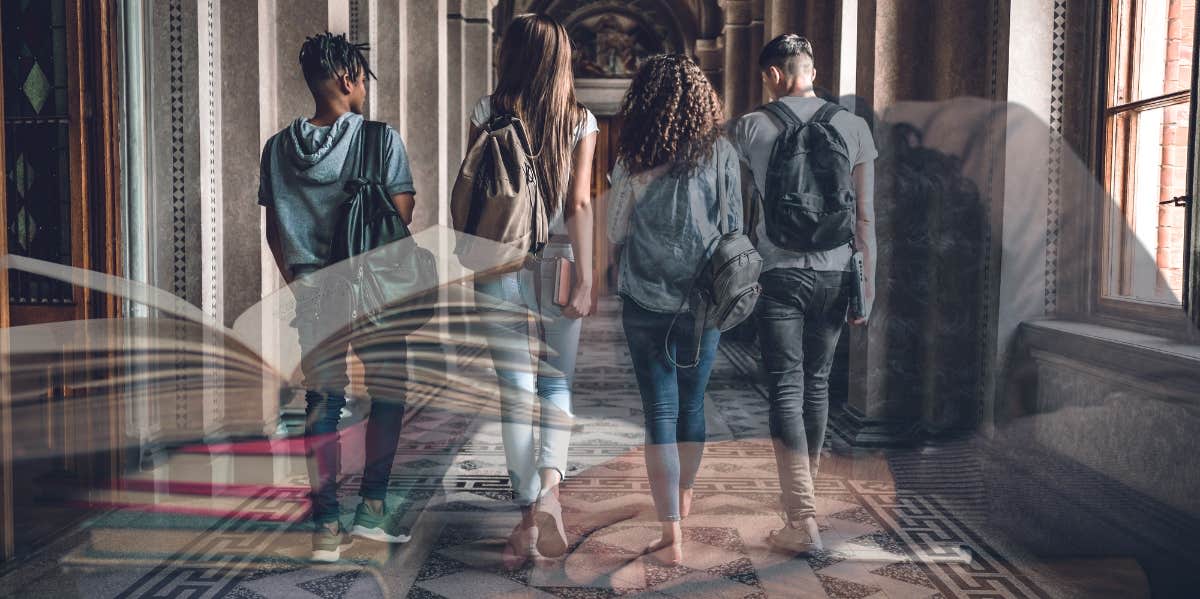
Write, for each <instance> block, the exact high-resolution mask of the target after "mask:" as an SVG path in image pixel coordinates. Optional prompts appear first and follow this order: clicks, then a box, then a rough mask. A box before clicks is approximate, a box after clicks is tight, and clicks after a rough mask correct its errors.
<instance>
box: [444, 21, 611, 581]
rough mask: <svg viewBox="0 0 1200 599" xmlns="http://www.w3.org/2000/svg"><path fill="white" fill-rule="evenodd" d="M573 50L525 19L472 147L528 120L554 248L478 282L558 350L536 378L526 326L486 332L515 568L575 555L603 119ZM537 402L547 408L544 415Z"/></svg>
mask: <svg viewBox="0 0 1200 599" xmlns="http://www.w3.org/2000/svg"><path fill="white" fill-rule="evenodd" d="M571 52H572V50H571V41H570V38H568V37H567V31H566V30H565V29H564V28H563V27H562V25H560V24H559V23H558V22H557V21H555V20H554V19H552V18H550V17H547V16H543V15H531V14H530V15H520V16H518V17H516V18H515V19H513V22H512V23H511V24H510V25H509V26H508V29H507V30H506V31H505V33H504V37H503V38H502V40H501V43H500V55H499V59H500V60H499V72H498V80H497V84H496V89H495V91H494V92H493V93H492V94H490V95H488V96H484V97H483V98H480V100H479V102H478V103H477V104H476V105H475V108H474V110H473V111H472V113H471V125H472V127H471V134H470V135H471V137H470V140H474V139H475V138H476V137H478V136H479V135H480V133H481V132H482V131H483V130H484V129H486V128H487V127H488V124H489V123H490V122H492V120H493V119H494V118H498V117H515V118H517V119H520V121H521V122H522V123H523V125H524V128H525V131H526V133H527V135H528V137H529V141H530V144H531V146H532V148H533V154H534V155H535V156H536V159H535V163H536V171H537V180H538V182H539V184H540V185H541V192H542V193H541V196H542V198H543V201H545V202H546V213H547V214H548V215H549V219H550V238H549V243H548V244H547V245H546V247H545V248H543V249H542V250H540V251H539V252H538V253H536V254H533V255H531V256H530V259H529V260H527V261H526V265H525V267H524V268H522V269H521V270H519V271H517V272H512V273H506V274H502V275H498V276H495V277H492V278H488V279H484V280H478V281H476V283H475V288H476V291H477V292H479V293H480V294H482V295H485V296H490V297H491V298H494V299H495V300H498V301H500V302H505V303H509V304H516V305H519V306H523V307H524V308H525V309H527V310H529V311H531V312H535V313H537V314H538V316H539V317H540V321H541V323H542V326H541V327H540V329H541V331H543V332H542V334H541V341H542V342H543V343H544V345H545V346H546V347H547V349H548V350H549V351H547V352H540V351H539V352H538V353H539V354H543V353H544V354H545V355H544V357H543V359H542V360H541V361H540V362H539V366H538V368H537V370H536V372H528V371H527V370H528V369H521V368H519V367H514V366H513V365H515V364H520V363H522V362H524V363H529V362H530V361H531V360H530V358H531V356H530V354H529V353H522V352H520V351H518V350H514V349H512V346H513V344H512V343H511V342H508V343H505V339H519V338H520V337H521V336H522V335H523V334H524V323H517V324H518V326H517V327H515V330H514V327H511V326H496V325H493V326H490V327H489V328H488V335H489V336H492V337H493V338H494V339H495V342H493V343H491V353H492V360H493V362H494V363H495V365H496V375H497V377H498V379H499V380H500V396H501V420H502V425H501V432H502V436H503V439H504V454H505V460H506V462H507V467H508V474H509V478H510V480H511V483H512V489H513V500H514V501H515V502H516V504H517V505H518V506H519V507H520V508H521V522H520V523H519V524H518V525H517V527H516V528H515V529H514V530H513V532H512V534H511V535H510V537H509V540H508V543H507V545H506V546H505V550H504V560H505V563H506V565H508V566H509V567H516V566H519V565H520V564H523V563H525V562H526V561H527V560H528V559H529V558H530V557H534V556H536V555H539V554H540V555H543V556H546V557H558V556H561V555H563V554H564V553H565V552H566V550H567V538H566V534H565V531H564V528H563V522H562V506H561V505H560V504H559V499H558V484H559V483H560V482H561V481H562V479H563V475H564V474H565V472H566V469H567V446H568V444H569V442H570V437H571V426H572V424H571V423H572V420H573V413H572V411H571V381H572V378H573V376H574V371H575V358H576V354H577V352H578V348H579V332H580V324H581V323H580V319H581V318H582V317H584V316H587V315H588V314H589V313H590V312H591V311H592V280H593V277H592V235H593V215H592V197H591V179H592V155H593V153H594V152H595V147H596V133H597V131H598V130H599V128H598V127H597V124H596V117H595V116H593V115H592V113H591V112H590V111H588V110H587V109H586V108H584V107H583V106H582V105H580V104H579V102H578V101H577V100H576V99H575V79H574V76H573V74H572V72H571ZM470 140H468V142H469V141H470ZM561 258H565V259H567V260H569V261H572V262H573V263H574V264H573V269H574V275H575V276H574V281H575V282H574V284H573V285H572V288H571V293H570V299H569V300H568V301H567V302H566V303H565V305H562V306H559V305H556V303H555V301H554V297H553V296H552V294H553V290H554V288H555V269H554V268H550V267H548V266H549V265H551V264H553V263H555V262H556V260H557V259H561ZM535 398H536V399H537V402H538V406H537V407H538V408H540V410H535V409H534V408H535V405H534V399H535ZM535 412H538V413H539V417H538V419H537V420H536V421H535V420H534V417H533V416H534V413H535Z"/></svg>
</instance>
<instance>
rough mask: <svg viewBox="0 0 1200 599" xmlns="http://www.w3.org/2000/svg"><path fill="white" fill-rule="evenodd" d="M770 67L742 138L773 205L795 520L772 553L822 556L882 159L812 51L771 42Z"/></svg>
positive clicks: (783, 450)
mask: <svg viewBox="0 0 1200 599" xmlns="http://www.w3.org/2000/svg"><path fill="white" fill-rule="evenodd" d="M759 66H760V68H761V69H762V77H763V81H764V83H765V84H766V87H767V89H768V90H769V91H770V93H771V95H772V96H773V97H774V98H775V101H774V102H772V103H770V104H768V105H766V106H765V107H763V108H762V109H760V110H758V111H756V112H752V113H750V114H747V115H745V116H743V117H742V118H741V119H739V120H738V121H737V123H736V125H735V127H734V136H735V143H736V144H737V148H738V153H739V154H740V156H741V159H742V161H743V162H744V163H745V164H746V165H747V166H748V167H749V170H750V171H751V172H752V173H753V176H754V188H755V191H756V193H757V194H758V195H759V198H760V203H761V215H762V216H761V218H759V219H758V222H757V224H756V225H755V231H756V233H757V235H756V237H757V242H758V248H759V251H760V252H762V256H763V261H764V266H763V270H764V272H763V275H762V287H763V295H762V298H761V299H760V300H759V306H758V331H759V343H760V347H761V350H762V355H763V365H764V367H765V370H766V372H767V379H768V388H769V392H770V430H771V436H772V440H773V441H774V446H775V460H776V464H777V466H778V470H779V485H780V488H781V489H782V491H783V492H782V503H783V508H784V512H785V514H786V526H784V527H783V528H782V529H780V530H777V531H774V532H772V533H771V537H770V541H771V543H772V544H773V545H774V546H775V547H777V548H779V549H781V550H785V551H791V552H797V553H807V552H811V551H814V550H818V549H821V548H822V545H821V537H820V534H819V533H818V531H817V523H816V519H815V516H816V501H815V497H814V490H813V477H814V476H815V474H816V471H817V467H818V465H819V459H820V455H821V447H822V445H823V444H824V442H825V425H826V420H827V419H828V415H829V371H830V369H831V367H832V365H833V358H834V349H835V347H836V346H837V342H838V337H839V336H840V335H841V331H842V327H843V325H844V323H845V322H846V321H847V320H849V321H851V323H852V324H857V325H863V324H865V323H866V317H867V315H868V314H869V313H870V307H871V302H872V298H873V296H874V291H873V280H874V260H873V258H874V255H875V228H874V223H873V215H874V208H873V203H872V194H873V180H874V166H873V164H874V159H875V157H876V156H877V155H878V153H877V152H876V150H875V144H874V142H873V141H872V139H871V132H870V130H869V129H868V127H867V123H866V121H864V120H862V119H861V118H859V117H857V116H854V115H852V114H850V113H849V112H847V111H845V110H843V109H841V108H840V107H839V106H838V105H837V104H833V103H830V102H826V101H825V100H822V99H821V98H819V97H817V96H816V94H815V93H814V92H813V81H814V80H815V78H816V75H817V73H816V69H815V68H814V66H813V49H812V45H811V44H810V43H809V42H808V40H806V39H804V38H803V37H800V36H799V35H795V34H785V35H781V36H779V37H777V38H775V39H774V40H771V42H770V43H768V44H767V46H766V48H764V49H763V51H762V54H761V56H760V57H759Z"/></svg>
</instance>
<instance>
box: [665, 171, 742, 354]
mask: <svg viewBox="0 0 1200 599" xmlns="http://www.w3.org/2000/svg"><path fill="white" fill-rule="evenodd" d="M723 189H724V185H720V184H718V185H717V190H718V191H717V199H718V202H719V203H720V221H718V222H719V228H720V230H721V236H720V237H718V238H717V239H715V240H714V241H713V245H712V252H711V254H710V255H709V258H708V260H706V261H705V262H704V263H703V264H702V265H701V267H700V271H699V272H698V273H696V277H695V278H694V279H693V281H692V289H691V290H689V291H688V293H687V295H685V296H684V300H683V301H684V302H685V303H686V302H689V301H690V302H691V304H692V315H693V317H694V321H695V326H694V327H693V335H694V337H695V339H696V352H695V354H693V356H692V361H691V363H689V364H680V363H678V362H676V361H675V359H674V358H673V357H672V356H671V351H670V347H669V346H670V340H671V331H673V330H674V329H675V322H676V321H677V320H678V319H679V310H676V312H675V317H674V318H672V319H671V326H670V327H669V328H667V337H666V339H665V340H664V341H663V344H664V349H665V351H666V355H667V359H668V360H670V361H671V363H672V364H674V365H675V366H676V367H678V368H694V367H695V366H696V365H698V364H699V363H700V345H701V344H700V339H701V337H702V336H703V335H704V329H706V328H710V327H715V328H717V329H718V330H720V331H722V332H724V331H728V330H729V329H732V328H733V327H736V326H737V325H739V324H741V323H742V321H744V320H746V319H747V318H749V317H750V315H751V314H754V306H755V305H757V304H758V296H760V295H762V286H760V285H759V283H758V276H759V275H760V274H762V266H763V262H762V256H759V255H758V250H756V249H754V244H753V243H752V242H751V241H750V238H749V237H747V236H746V234H745V233H744V232H742V231H741V230H738V229H734V230H726V228H727V226H728V225H727V223H728V222H729V204H728V201H727V200H726V199H725V194H724V193H723V192H722V191H721V190H723ZM679 308H680V309H683V304H680V306H679Z"/></svg>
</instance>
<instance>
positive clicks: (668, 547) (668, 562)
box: [642, 538, 683, 567]
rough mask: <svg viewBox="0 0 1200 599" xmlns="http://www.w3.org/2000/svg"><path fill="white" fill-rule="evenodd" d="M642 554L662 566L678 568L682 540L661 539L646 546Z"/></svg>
mask: <svg viewBox="0 0 1200 599" xmlns="http://www.w3.org/2000/svg"><path fill="white" fill-rule="evenodd" d="M642 553H643V554H644V555H646V556H649V557H650V559H652V560H654V561H656V562H658V563H659V564H661V565H663V566H667V567H674V566H678V565H679V562H681V561H683V540H682V539H667V538H661V539H659V540H657V541H655V542H653V543H650V544H649V545H646V548H645V549H643V550H642Z"/></svg>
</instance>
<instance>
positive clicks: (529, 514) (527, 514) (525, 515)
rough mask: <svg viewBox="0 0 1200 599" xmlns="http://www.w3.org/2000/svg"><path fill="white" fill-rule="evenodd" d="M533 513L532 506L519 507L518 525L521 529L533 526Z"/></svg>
mask: <svg viewBox="0 0 1200 599" xmlns="http://www.w3.org/2000/svg"><path fill="white" fill-rule="evenodd" d="M534 513H535V510H534V506H532V505H523V506H521V524H520V527H521V528H529V527H531V526H533V525H534V519H533V515H534Z"/></svg>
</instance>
